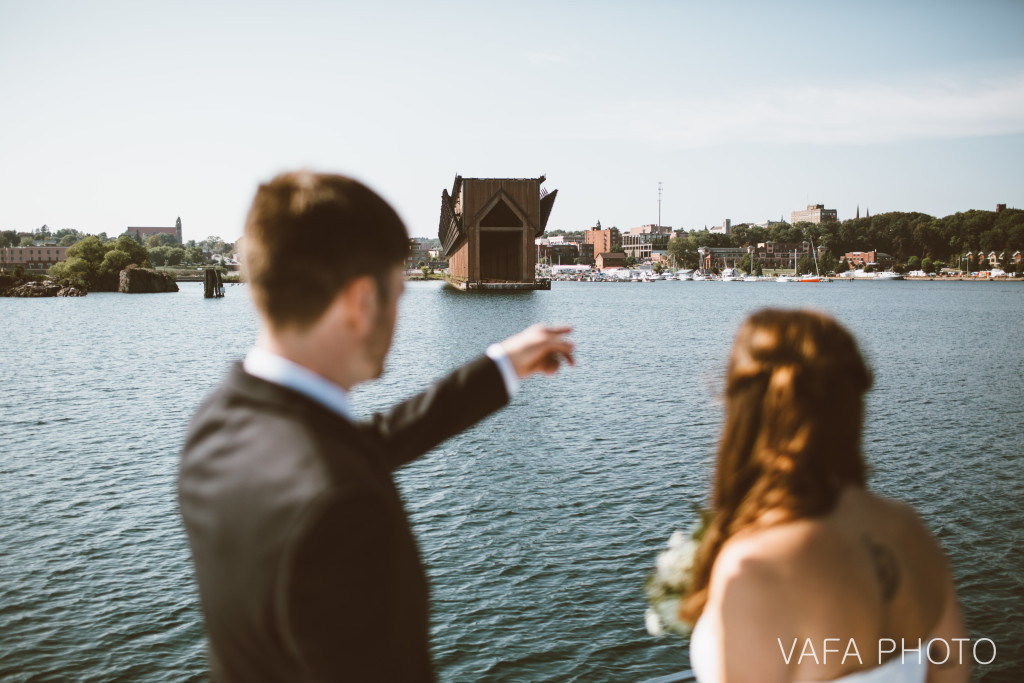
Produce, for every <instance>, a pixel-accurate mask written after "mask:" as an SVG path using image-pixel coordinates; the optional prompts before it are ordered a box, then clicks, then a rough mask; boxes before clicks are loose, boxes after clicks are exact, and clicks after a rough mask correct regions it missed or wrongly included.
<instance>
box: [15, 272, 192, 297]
mask: <svg viewBox="0 0 1024 683" xmlns="http://www.w3.org/2000/svg"><path fill="white" fill-rule="evenodd" d="M117 291H118V292H122V293H124V294H152V293H157V292H177V291H178V283H177V282H175V281H174V277H173V276H171V275H169V274H167V273H161V272H158V271H156V270H151V269H149V268H138V267H135V266H129V267H128V268H126V269H125V270H122V271H121V274H120V277H119V278H118V287H117ZM88 293H89V290H88V289H87V288H86V287H85V286H84V285H83V284H82V283H81V282H80V281H77V280H74V279H69V278H65V279H56V278H53V277H50V276H49V275H46V276H43V277H33V276H27V277H26V276H24V275H7V274H0V297H14V298H21V299H36V298H43V297H58V296H85V295H86V294H88Z"/></svg>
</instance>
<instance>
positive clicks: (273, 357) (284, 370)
mask: <svg viewBox="0 0 1024 683" xmlns="http://www.w3.org/2000/svg"><path fill="white" fill-rule="evenodd" d="M242 367H243V368H245V371H246V372H247V373H249V374H250V375H252V376H253V377H259V378H260V379H263V380H266V381H268V382H271V383H273V384H277V385H279V386H282V387H285V388H287V389H291V390H293V391H297V392H299V393H300V394H302V395H303V396H308V397H309V398H311V399H313V400H314V401H316V402H317V403H320V404H321V405H323V406H325V407H327V408H329V409H331V410H333V411H334V412H336V413H337V414H338V415H341V416H342V417H344V418H345V419H347V420H352V409H351V408H350V407H349V400H348V392H347V391H345V390H344V389H342V388H341V387H340V386H338V385H337V384H335V383H334V382H331V381H330V380H328V379H326V378H324V377H322V376H320V375H318V374H316V373H315V372H313V371H312V370H310V369H309V368H306V367H303V366H301V365H299V364H298V363H295V362H292V361H290V360H288V359H287V358H282V357H281V356H279V355H277V354H276V353H271V352H270V351H267V350H266V349H261V348H259V347H254V348H253V349H252V350H250V351H249V353H248V354H247V355H246V357H245V360H244V361H243V362H242Z"/></svg>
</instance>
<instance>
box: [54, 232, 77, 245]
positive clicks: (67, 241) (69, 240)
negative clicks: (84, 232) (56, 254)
mask: <svg viewBox="0 0 1024 683" xmlns="http://www.w3.org/2000/svg"><path fill="white" fill-rule="evenodd" d="M80 239H81V238H80V237H78V236H77V235H64V236H63V237H61V238H60V240H59V241H58V242H57V244H59V245H60V246H62V247H70V246H71V245H72V244H74V243H75V242H78V241H79V240H80Z"/></svg>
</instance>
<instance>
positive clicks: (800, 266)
mask: <svg viewBox="0 0 1024 683" xmlns="http://www.w3.org/2000/svg"><path fill="white" fill-rule="evenodd" d="M797 271H799V272H800V273H813V272H814V257H813V256H811V255H810V254H800V258H799V259H797Z"/></svg>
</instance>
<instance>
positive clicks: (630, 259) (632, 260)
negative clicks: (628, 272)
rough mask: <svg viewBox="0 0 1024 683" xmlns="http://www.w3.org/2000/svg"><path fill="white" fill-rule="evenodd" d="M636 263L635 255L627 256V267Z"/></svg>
mask: <svg viewBox="0 0 1024 683" xmlns="http://www.w3.org/2000/svg"><path fill="white" fill-rule="evenodd" d="M635 265H636V257H635V256H627V257H626V267H627V268H632V267H633V266H635Z"/></svg>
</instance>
